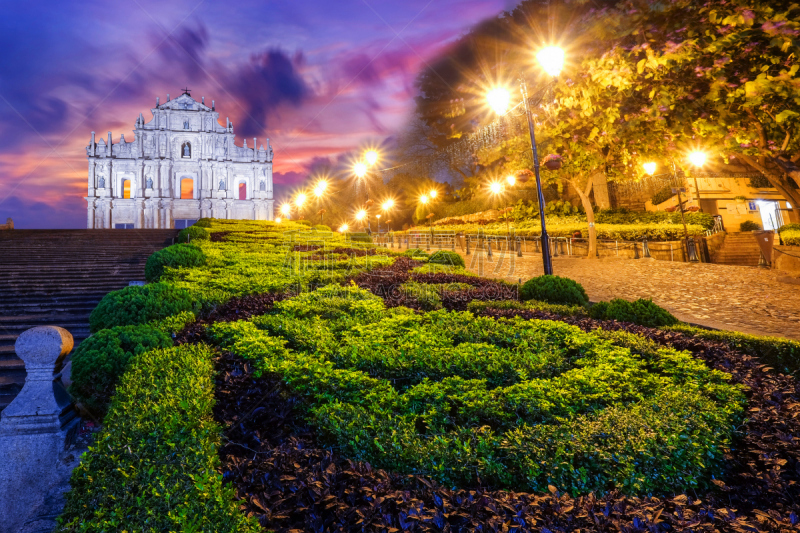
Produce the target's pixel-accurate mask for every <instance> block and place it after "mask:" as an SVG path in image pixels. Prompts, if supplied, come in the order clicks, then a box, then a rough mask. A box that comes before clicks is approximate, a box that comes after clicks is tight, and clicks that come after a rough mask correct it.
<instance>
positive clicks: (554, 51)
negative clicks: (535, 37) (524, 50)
mask: <svg viewBox="0 0 800 533" xmlns="http://www.w3.org/2000/svg"><path fill="white" fill-rule="evenodd" d="M536 59H537V60H538V61H539V64H540V65H542V68H543V69H544V71H545V72H547V73H548V74H550V75H551V76H553V77H554V78H555V77H556V76H558V75H559V74H561V70H562V69H563V68H564V50H562V49H561V48H559V47H558V46H548V47H546V48H542V49H541V50H539V52H538V53H537V54H536Z"/></svg>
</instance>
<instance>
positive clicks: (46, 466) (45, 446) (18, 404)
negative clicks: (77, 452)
mask: <svg viewBox="0 0 800 533" xmlns="http://www.w3.org/2000/svg"><path fill="white" fill-rule="evenodd" d="M72 346H73V341H72V335H71V334H70V333H69V331H67V330H65V329H63V328H58V327H54V326H40V327H36V328H32V329H29V330H27V331H25V332H23V333H22V335H20V336H19V338H17V342H16V344H15V345H14V348H15V350H16V353H17V355H18V356H19V357H20V359H22V360H23V361H24V362H25V370H26V371H27V376H26V377H25V386H24V387H23V388H22V391H21V392H20V393H19V394H18V395H17V397H16V398H14V401H12V402H11V403H10V404H9V405H8V407H6V408H5V410H4V411H3V412H2V414H0V517H2V519H1V520H0V533H11V532H14V531H17V528H18V527H19V526H20V525H21V523H22V521H24V520H25V518H26V517H27V516H28V514H29V513H30V511H31V509H32V507H34V506H35V505H36V504H37V503H38V502H39V501H40V500H41V499H42V498H43V496H44V494H45V492H46V490H47V489H48V487H49V486H50V484H51V483H52V481H53V480H54V478H55V472H56V466H57V464H58V461H59V455H60V453H61V451H62V450H63V447H64V434H63V433H62V431H61V424H60V422H59V414H60V413H61V408H60V407H59V406H58V403H57V402H56V398H55V395H54V394H53V371H54V370H55V368H56V366H57V365H58V364H59V363H60V362H61V360H62V359H63V358H64V357H66V355H67V354H68V353H69V352H70V351H71V350H72Z"/></svg>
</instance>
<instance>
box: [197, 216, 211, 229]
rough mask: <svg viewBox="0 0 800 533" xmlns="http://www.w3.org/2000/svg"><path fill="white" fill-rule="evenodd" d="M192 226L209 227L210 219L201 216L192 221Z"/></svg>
mask: <svg viewBox="0 0 800 533" xmlns="http://www.w3.org/2000/svg"><path fill="white" fill-rule="evenodd" d="M193 227H195V228H210V227H211V219H210V218H201V219H200V220H198V221H197V222H195V223H194V225H193Z"/></svg>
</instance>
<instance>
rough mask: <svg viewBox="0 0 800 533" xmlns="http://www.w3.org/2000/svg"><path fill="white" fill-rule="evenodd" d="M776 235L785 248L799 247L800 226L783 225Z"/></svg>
mask: <svg viewBox="0 0 800 533" xmlns="http://www.w3.org/2000/svg"><path fill="white" fill-rule="evenodd" d="M778 233H780V236H781V240H782V241H783V244H785V245H786V246H800V224H784V225H783V226H781V227H780V228H779V229H778Z"/></svg>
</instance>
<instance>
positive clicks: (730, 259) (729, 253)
mask: <svg viewBox="0 0 800 533" xmlns="http://www.w3.org/2000/svg"><path fill="white" fill-rule="evenodd" d="M760 256H761V251H760V249H759V247H758V242H756V239H755V237H754V236H753V234H752V233H748V232H745V233H728V234H727V235H725V241H724V242H723V244H722V247H721V248H720V249H719V250H718V251H717V252H716V253H715V254H714V257H713V258H712V262H714V263H720V264H723V265H740V266H758V259H759V257H760Z"/></svg>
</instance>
